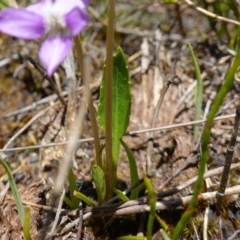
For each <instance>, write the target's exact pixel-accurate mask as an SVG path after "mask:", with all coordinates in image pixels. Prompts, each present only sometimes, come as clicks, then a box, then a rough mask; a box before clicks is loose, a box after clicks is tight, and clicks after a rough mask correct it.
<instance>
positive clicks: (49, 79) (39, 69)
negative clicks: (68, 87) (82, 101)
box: [26, 56, 66, 106]
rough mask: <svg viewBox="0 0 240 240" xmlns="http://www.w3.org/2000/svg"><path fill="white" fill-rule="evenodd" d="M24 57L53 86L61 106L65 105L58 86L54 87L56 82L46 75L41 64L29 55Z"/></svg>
mask: <svg viewBox="0 0 240 240" xmlns="http://www.w3.org/2000/svg"><path fill="white" fill-rule="evenodd" d="M26 58H27V60H28V61H29V62H30V63H31V64H32V65H33V66H34V67H35V68H36V70H37V71H38V72H39V73H41V74H42V76H43V77H44V78H46V79H47V80H48V82H49V83H50V84H51V87H52V88H53V90H54V92H55V93H56V94H57V96H58V98H59V100H60V101H61V103H62V104H63V106H66V103H65V101H64V99H63V98H62V96H61V94H60V92H59V90H58V88H57V87H56V84H55V83H54V81H53V80H52V78H51V77H48V75H47V73H46V71H44V70H43V69H42V68H41V66H40V65H39V64H38V63H37V62H35V61H34V60H33V59H32V58H31V57H30V56H27V57H26Z"/></svg>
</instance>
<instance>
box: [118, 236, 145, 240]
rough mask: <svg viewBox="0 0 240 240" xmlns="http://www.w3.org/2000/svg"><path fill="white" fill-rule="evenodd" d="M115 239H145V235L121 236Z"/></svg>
mask: <svg viewBox="0 0 240 240" xmlns="http://www.w3.org/2000/svg"><path fill="white" fill-rule="evenodd" d="M116 240H147V238H146V237H138V236H122V237H118V238H116Z"/></svg>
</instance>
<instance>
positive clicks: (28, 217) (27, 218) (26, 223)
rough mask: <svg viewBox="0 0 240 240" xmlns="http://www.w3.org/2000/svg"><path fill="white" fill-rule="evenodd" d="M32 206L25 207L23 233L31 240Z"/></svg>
mask: <svg viewBox="0 0 240 240" xmlns="http://www.w3.org/2000/svg"><path fill="white" fill-rule="evenodd" d="M30 211H31V208H30V206H26V207H25V218H24V223H23V234H24V238H25V240H31V235H30V221H31V214H30Z"/></svg>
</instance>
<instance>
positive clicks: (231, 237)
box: [227, 229, 240, 240]
mask: <svg viewBox="0 0 240 240" xmlns="http://www.w3.org/2000/svg"><path fill="white" fill-rule="evenodd" d="M239 233H240V229H239V230H237V231H235V232H234V233H233V235H232V236H230V237H229V238H228V239H227V240H234V239H237V238H236V237H237V235H238V234H239Z"/></svg>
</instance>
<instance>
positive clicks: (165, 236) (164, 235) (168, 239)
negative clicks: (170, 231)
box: [159, 229, 171, 240]
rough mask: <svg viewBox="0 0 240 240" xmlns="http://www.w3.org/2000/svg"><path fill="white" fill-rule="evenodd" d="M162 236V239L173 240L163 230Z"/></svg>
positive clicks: (161, 230)
mask: <svg viewBox="0 0 240 240" xmlns="http://www.w3.org/2000/svg"><path fill="white" fill-rule="evenodd" d="M159 232H160V234H161V235H162V238H163V239H164V240H171V238H170V237H169V236H168V235H167V233H166V232H165V231H164V230H163V229H160V231H159Z"/></svg>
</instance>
